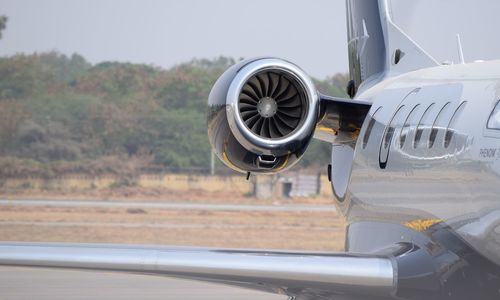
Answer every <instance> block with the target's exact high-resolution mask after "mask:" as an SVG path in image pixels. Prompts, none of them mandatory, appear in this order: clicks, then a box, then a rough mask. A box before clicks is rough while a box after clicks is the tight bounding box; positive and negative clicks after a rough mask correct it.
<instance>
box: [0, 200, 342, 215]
mask: <svg viewBox="0 0 500 300" xmlns="http://www.w3.org/2000/svg"><path fill="white" fill-rule="evenodd" d="M14 205H24V206H44V207H101V208H113V207H115V208H160V209H175V210H209V211H273V212H335V211H336V210H335V206H334V205H333V204H332V205H307V204H285V205H262V204H203V203H165V202H140V201H133V202H132V201H131V202H125V201H123V202H122V201H82V200H8V199H0V207H1V206H14Z"/></svg>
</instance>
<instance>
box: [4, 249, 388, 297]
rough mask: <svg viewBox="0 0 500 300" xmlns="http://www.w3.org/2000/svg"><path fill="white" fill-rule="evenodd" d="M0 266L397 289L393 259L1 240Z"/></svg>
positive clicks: (273, 286) (290, 286)
mask: <svg viewBox="0 0 500 300" xmlns="http://www.w3.org/2000/svg"><path fill="white" fill-rule="evenodd" d="M0 265H15V266H30V267H33V266H35V267H55V268H71V269H87V270H89V269H91V270H106V271H117V272H128V273H143V274H150V275H160V276H172V277H180V278H190V279H195V280H202V281H209V282H217V283H223V284H229V285H234V286H240V287H245V288H251V289H256V290H261V291H267V292H272V293H278V294H286V295H289V296H293V297H297V299H301V297H304V298H303V299H307V297H308V295H334V294H356V295H358V294H359V295H380V296H389V295H391V294H393V293H394V290H395V281H396V279H395V268H394V262H393V260H392V259H391V258H388V257H381V256H358V255H352V254H347V253H305V252H304V253H302V252H279V251H253V250H229V249H210V248H181V247H157V246H127V245H101V244H55V243H9V242H6V243H0Z"/></svg>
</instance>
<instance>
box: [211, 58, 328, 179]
mask: <svg viewBox="0 0 500 300" xmlns="http://www.w3.org/2000/svg"><path fill="white" fill-rule="evenodd" d="M208 106H209V112H208V135H209V139H210V143H211V144H212V147H213V149H214V151H215V153H216V154H217V156H218V157H219V158H220V159H221V160H222V161H223V162H224V164H226V165H227V166H228V167H230V168H232V169H234V170H236V171H240V172H245V173H246V172H256V173H264V174H266V173H267V174H271V173H276V172H279V171H283V170H285V169H288V168H290V167H291V166H293V165H294V164H295V163H297V161H298V160H299V159H300V158H301V156H302V155H303V154H304V151H305V149H306V148H307V146H308V145H309V142H310V141H311V138H312V137H313V134H314V130H315V127H316V122H317V121H318V117H319V95H318V93H317V92H316V89H315V87H314V85H313V83H312V81H311V79H310V78H309V77H308V76H307V75H306V74H305V72H304V71H302V70H301V69H300V68H299V67H297V66H296V65H294V64H292V63H290V62H287V61H285V60H282V59H277V58H260V59H250V60H244V61H241V62H239V63H238V64H236V65H234V66H232V67H230V68H229V69H228V70H227V71H226V72H225V73H224V74H223V75H222V76H221V77H220V78H219V79H218V80H217V82H216V83H215V85H214V86H213V88H212V91H211V92H210V95H209V98H208Z"/></svg>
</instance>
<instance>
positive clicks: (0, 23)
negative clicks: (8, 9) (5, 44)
mask: <svg viewBox="0 0 500 300" xmlns="http://www.w3.org/2000/svg"><path fill="white" fill-rule="evenodd" d="M8 20H9V18H7V16H0V39H1V38H2V31H4V30H5V28H6V27H7V21H8Z"/></svg>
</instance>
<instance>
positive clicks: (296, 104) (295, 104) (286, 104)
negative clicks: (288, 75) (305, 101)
mask: <svg viewBox="0 0 500 300" xmlns="http://www.w3.org/2000/svg"><path fill="white" fill-rule="evenodd" d="M278 107H283V108H284V107H286V108H290V107H302V104H301V102H300V101H297V99H293V98H292V99H291V100H287V101H281V102H280V103H278Z"/></svg>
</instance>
